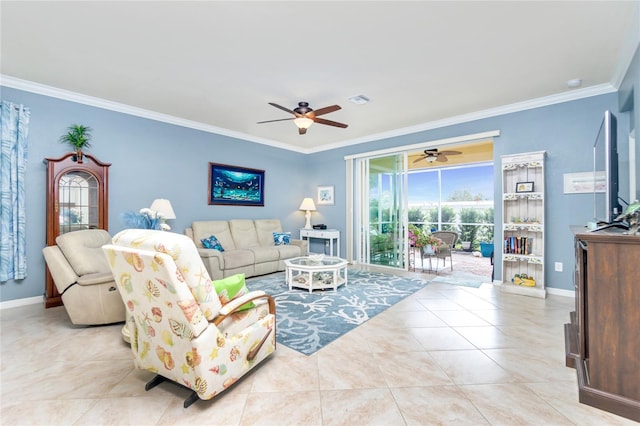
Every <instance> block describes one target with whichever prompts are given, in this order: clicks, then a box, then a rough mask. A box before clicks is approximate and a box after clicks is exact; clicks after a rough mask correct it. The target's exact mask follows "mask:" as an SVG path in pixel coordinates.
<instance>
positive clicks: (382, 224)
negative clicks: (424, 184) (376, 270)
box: [356, 153, 407, 269]
mask: <svg viewBox="0 0 640 426" xmlns="http://www.w3.org/2000/svg"><path fill="white" fill-rule="evenodd" d="M406 164H407V156H406V154H404V153H401V154H394V155H389V156H381V157H374V158H363V159H359V160H357V164H356V167H357V169H358V171H359V173H357V174H356V176H357V182H356V184H357V186H356V187H357V194H356V200H357V203H356V209H357V214H358V221H357V222H358V224H357V226H356V228H357V231H358V232H357V234H358V236H357V241H358V251H357V256H358V261H359V262H361V263H366V264H371V265H380V266H389V267H394V268H402V269H405V267H406V235H405V230H406V229H407V226H406V223H407V196H406V187H407V185H406V179H407V175H406V173H405V170H406Z"/></svg>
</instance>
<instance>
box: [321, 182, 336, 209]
mask: <svg viewBox="0 0 640 426" xmlns="http://www.w3.org/2000/svg"><path fill="white" fill-rule="evenodd" d="M333 189H334V187H333V185H327V186H319V187H318V205H321V206H333V204H334V203H335V201H334V199H333Z"/></svg>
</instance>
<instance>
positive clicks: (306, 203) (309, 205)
mask: <svg viewBox="0 0 640 426" xmlns="http://www.w3.org/2000/svg"><path fill="white" fill-rule="evenodd" d="M300 210H305V211H316V205H315V204H314V202H313V198H305V199H304V200H302V203H301V204H300Z"/></svg>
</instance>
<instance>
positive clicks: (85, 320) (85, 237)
mask: <svg viewBox="0 0 640 426" xmlns="http://www.w3.org/2000/svg"><path fill="white" fill-rule="evenodd" d="M110 243H111V235H109V233H108V232H107V231H105V230H104V229H85V230H81V231H73V232H67V233H65V234H61V235H59V236H58V237H57V238H56V245H55V246H48V247H45V248H44V249H42V254H43V255H44V259H45V261H46V263H47V267H48V268H49V271H50V272H51V276H52V278H53V281H54V283H55V285H56V287H57V289H58V292H59V293H60V294H61V295H62V301H63V303H64V306H65V309H66V310H67V314H68V315H69V318H70V319H71V322H72V323H73V324H77V325H99V324H111V323H116V322H123V321H124V320H125V306H124V303H123V302H122V298H121V297H120V293H119V292H118V286H117V285H116V283H115V281H114V280H113V274H112V272H111V268H109V264H108V263H107V258H106V256H105V254H104V252H103V251H102V246H103V245H105V244H110Z"/></svg>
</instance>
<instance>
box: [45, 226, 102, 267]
mask: <svg viewBox="0 0 640 426" xmlns="http://www.w3.org/2000/svg"><path fill="white" fill-rule="evenodd" d="M109 243H111V235H109V233H108V232H107V231H105V230H104V229H84V230H81V231H73V232H67V233H65V234H61V235H58V237H57V238H56V244H57V245H58V247H59V248H60V251H62V254H64V256H65V257H66V258H67V260H68V261H69V264H70V265H71V267H72V268H73V270H74V271H75V272H76V275H78V276H82V275H86V274H95V273H103V272H109V273H111V269H110V268H109V264H108V263H107V257H106V256H105V254H104V252H103V251H102V246H103V245H105V244H109Z"/></svg>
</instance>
